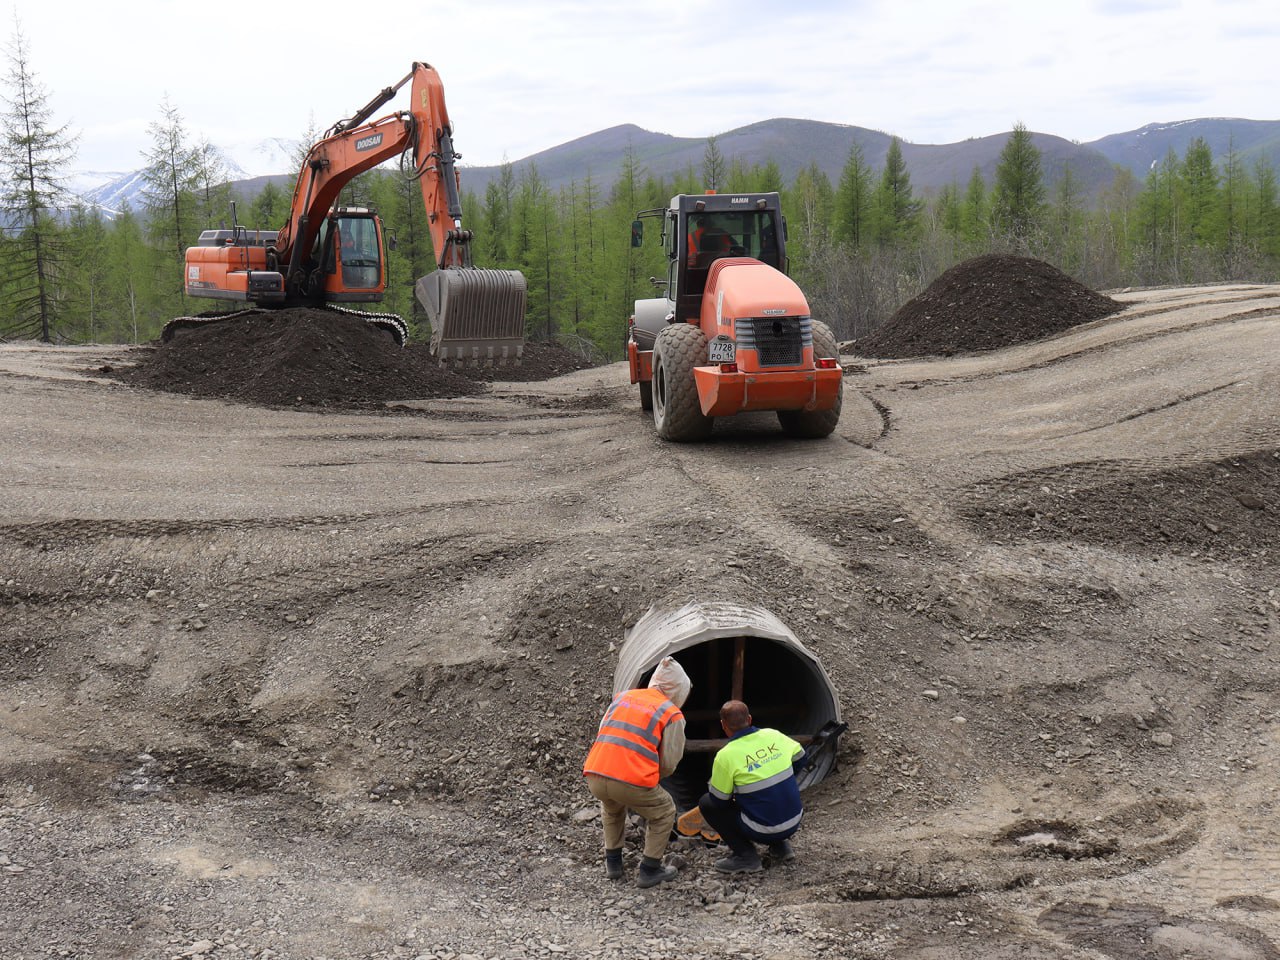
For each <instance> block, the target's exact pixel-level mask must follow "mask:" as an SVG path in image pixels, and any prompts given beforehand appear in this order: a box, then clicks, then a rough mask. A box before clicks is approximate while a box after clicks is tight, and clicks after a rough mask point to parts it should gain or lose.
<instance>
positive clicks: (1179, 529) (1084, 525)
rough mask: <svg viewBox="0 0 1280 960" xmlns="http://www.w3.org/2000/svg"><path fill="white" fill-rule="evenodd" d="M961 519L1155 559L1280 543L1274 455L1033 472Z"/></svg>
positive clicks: (990, 488) (989, 492) (985, 496)
mask: <svg viewBox="0 0 1280 960" xmlns="http://www.w3.org/2000/svg"><path fill="white" fill-rule="evenodd" d="M1109 467H1111V469H1108V468H1109ZM1112 473H1114V476H1109V474H1112ZM1099 479H1101V480H1102V482H1098V481H1099ZM965 514H966V515H967V516H968V518H969V519H970V520H971V521H973V522H974V523H976V524H978V525H979V526H981V527H983V528H984V529H986V530H987V531H988V532H989V533H992V534H994V535H997V536H1000V535H1005V536H1014V537H1017V538H1019V539H1036V540H1075V541H1080V542H1084V543H1095V544H1101V545H1105V546H1108V547H1113V548H1115V549H1119V550H1128V551H1135V552H1154V553H1157V554H1164V553H1169V552H1172V553H1179V554H1192V555H1195V554H1199V555H1202V556H1209V557H1219V558H1236V559H1238V558H1239V557H1240V556H1241V555H1248V554H1259V553H1260V554H1263V555H1266V554H1270V553H1272V552H1274V551H1275V549H1276V544H1277V542H1280V451H1276V450H1259V451H1256V452H1254V453H1250V454H1245V455H1241V456H1236V457H1227V458H1225V459H1223V460H1218V461H1215V462H1210V463H1196V464H1190V465H1188V466H1183V467H1171V468H1169V469H1167V470H1161V471H1158V472H1155V473H1150V474H1141V473H1129V472H1126V471H1124V470H1122V469H1120V468H1118V467H1112V465H1109V464H1106V463H1101V464H1077V465H1075V466H1074V467H1066V468H1062V467H1058V468H1052V469H1047V470H1039V471H1034V472H1032V473H1026V474H1020V475H1018V476H1015V477H1010V478H1005V479H1004V480H1002V481H994V482H992V483H989V484H984V485H981V486H979V487H977V488H975V489H974V491H973V501H972V505H971V506H970V507H969V508H968V509H966V510H965Z"/></svg>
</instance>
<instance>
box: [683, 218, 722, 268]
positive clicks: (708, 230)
mask: <svg viewBox="0 0 1280 960" xmlns="http://www.w3.org/2000/svg"><path fill="white" fill-rule="evenodd" d="M732 242H733V241H732V240H731V239H730V237H729V234H728V233H726V232H725V230H724V228H723V227H721V226H719V225H718V224H716V223H715V221H713V220H712V219H711V217H710V216H709V215H703V216H700V217H698V220H697V222H696V224H695V225H694V228H693V229H692V230H690V231H689V266H691V267H697V266H703V267H705V266H706V265H707V264H706V262H705V261H700V260H699V259H698V254H700V253H705V254H724V253H728V252H729V251H730V249H731V244H732Z"/></svg>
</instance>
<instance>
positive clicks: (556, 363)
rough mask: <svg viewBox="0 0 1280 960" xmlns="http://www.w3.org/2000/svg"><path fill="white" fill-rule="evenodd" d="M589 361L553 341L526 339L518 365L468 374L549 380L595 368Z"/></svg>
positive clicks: (468, 372)
mask: <svg viewBox="0 0 1280 960" xmlns="http://www.w3.org/2000/svg"><path fill="white" fill-rule="evenodd" d="M594 366H595V364H594V363H592V362H591V361H590V360H588V359H586V358H584V357H582V356H580V355H579V354H577V353H574V352H573V351H572V350H570V349H569V348H568V347H566V346H564V345H562V344H560V343H556V342H555V341H553V340H526V341H525V344H524V353H523V354H522V356H521V358H520V363H519V365H518V366H502V367H475V368H472V369H468V370H467V371H466V372H467V375H468V376H471V377H476V378H477V379H484V380H518V381H533V380H550V379H551V378H552V377H558V376H560V375H561V374H565V373H572V372H573V371H574V370H586V369H589V368H590V367H594Z"/></svg>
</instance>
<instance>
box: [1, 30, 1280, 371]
mask: <svg viewBox="0 0 1280 960" xmlns="http://www.w3.org/2000/svg"><path fill="white" fill-rule="evenodd" d="M4 92H5V108H6V109H5V113H4V116H3V123H4V129H3V143H2V145H0V151H3V152H2V155H0V176H3V180H2V181H0V216H3V223H4V224H5V230H4V235H3V243H2V244H0V285H2V287H3V289H2V294H3V295H2V296H0V339H9V340H12V339H40V340H45V341H49V342H55V343H82V342H119V343H138V342H143V341H147V340H150V339H153V338H155V337H156V336H157V335H158V333H159V331H160V329H161V328H162V327H163V325H164V324H165V323H166V322H167V321H168V320H169V319H170V318H172V317H175V316H183V315H189V314H194V313H201V312H205V311H207V310H209V309H211V308H212V307H215V306H216V303H215V302H214V301H209V300H195V299H192V298H188V297H185V296H184V294H183V284H182V274H183V256H184V251H185V248H186V247H187V246H189V245H192V244H194V243H195V242H196V239H197V238H198V237H199V235H200V232H201V231H202V230H205V229H208V228H211V227H217V226H226V225H227V224H228V221H229V216H230V210H231V203H232V201H233V200H238V201H239V202H238V203H237V207H236V210H237V213H236V216H237V220H238V222H239V223H241V224H244V225H247V226H249V227H251V228H253V227H258V228H267V229H276V228H279V227H280V226H281V225H282V224H283V223H284V222H285V220H286V219H287V217H288V211H289V201H290V195H289V191H288V189H282V188H281V187H279V186H276V185H274V184H270V183H269V184H268V185H267V186H266V188H265V189H263V190H261V191H260V192H259V193H258V194H257V195H256V196H254V197H252V198H247V199H246V198H239V197H237V196H236V195H235V193H234V189H233V187H232V185H230V184H228V182H227V180H228V177H227V174H226V171H225V168H224V162H223V160H222V159H221V156H220V154H219V153H218V151H217V150H216V148H214V147H213V146H212V145H211V144H210V143H208V141H207V140H202V139H200V138H198V137H195V136H193V135H192V134H191V133H190V132H189V131H188V130H187V129H186V125H185V123H184V121H183V118H182V116H181V113H180V112H179V110H178V109H177V108H176V107H174V106H173V105H172V104H170V103H168V102H167V101H166V102H163V103H162V104H161V105H160V109H159V116H158V118H157V119H156V121H155V122H154V123H152V124H151V126H150V128H149V131H148V132H149V135H150V142H149V144H148V147H147V149H146V150H145V151H144V153H143V157H142V160H143V162H144V163H145V174H144V177H145V181H146V187H145V190H144V192H143V197H144V202H143V204H142V205H141V207H140V208H139V209H136V210H133V209H126V210H123V211H118V212H116V213H115V215H113V216H111V217H107V216H105V215H104V214H103V213H102V212H101V211H99V210H97V209H94V208H91V207H88V206H86V205H85V204H84V203H83V202H77V201H76V200H75V199H74V198H71V197H70V196H69V194H67V192H66V191H65V190H64V189H63V188H62V182H63V181H64V180H65V178H66V174H67V171H68V169H69V166H70V164H71V163H72V161H73V159H74V156H75V138H74V136H73V135H72V134H71V133H70V131H69V130H68V128H67V127H66V126H59V125H57V123H56V122H55V120H54V118H52V117H51V116H50V115H49V113H50V111H49V107H48V98H47V95H46V94H45V93H44V91H43V87H42V86H41V84H40V83H39V81H38V79H37V78H36V76H35V73H34V71H33V70H32V68H31V65H30V64H29V63H28V62H27V57H26V53H25V46H24V44H23V43H22V42H21V36H20V35H19V37H18V42H17V43H15V44H14V45H13V52H12V54H11V62H10V73H9V83H8V87H7V89H6V90H5V91H4ZM313 139H314V134H312V135H311V136H310V137H308V138H307V139H305V140H304V142H305V143H307V144H308V145H309V144H310V142H312V140H313ZM298 162H299V164H300V163H301V156H299V158H298ZM463 175H464V183H463V189H464V198H463V199H464V225H465V226H467V227H468V228H469V229H471V230H473V231H474V232H475V234H476V241H475V244H474V254H475V260H476V264H477V265H478V266H484V267H501V268H508V269H518V270H520V271H522V272H523V273H524V274H525V277H526V278H527V280H528V318H527V335H528V337H529V338H530V339H552V338H554V339H557V340H559V341H561V342H562V343H564V344H565V345H566V346H569V347H571V348H573V349H576V350H579V351H581V352H582V353H583V354H584V355H588V356H592V357H595V358H597V359H600V360H608V359H618V358H620V357H621V356H623V344H624V339H625V335H626V320H627V317H628V316H629V315H630V313H631V311H632V302H633V301H634V300H635V299H637V298H643V297H649V296H653V295H654V293H653V289H654V288H653V287H652V285H651V284H650V282H649V278H650V277H652V276H660V275H665V267H664V264H663V262H662V254H661V249H660V245H659V243H658V241H657V237H656V236H654V237H651V238H648V239H647V242H646V243H645V244H644V245H643V246H641V247H640V248H635V247H633V246H632V245H631V231H630V224H631V221H632V219H633V218H634V216H635V214H636V213H637V212H638V211H640V210H643V209H651V208H656V207H663V206H665V205H666V204H667V203H668V201H669V200H670V198H671V197H672V196H673V195H674V194H677V193H690V192H696V193H701V192H702V191H703V190H704V189H706V188H707V187H709V186H712V185H714V187H715V188H716V189H717V190H719V191H720V192H735V193H737V192H758V191H778V192H779V193H780V194H781V195H782V199H783V211H784V214H785V215H786V217H787V226H788V233H787V243H788V246H787V249H788V254H789V261H790V272H791V274H792V275H793V276H794V277H795V278H796V280H797V282H798V283H799V284H800V286H801V288H802V289H803V290H804V291H805V293H806V296H807V297H808V299H809V303H810V307H811V310H812V312H813V315H814V316H815V317H818V318H820V319H822V320H824V321H825V322H826V323H827V324H828V325H829V326H831V328H832V329H833V330H834V331H835V333H836V336H837V337H838V338H840V339H841V340H849V339H856V338H858V337H860V336H865V335H866V334H867V333H869V332H870V331H872V330H873V329H875V328H876V327H877V326H878V325H879V324H881V323H883V322H884V321H885V320H886V319H887V318H888V317H890V316H892V314H893V313H894V311H895V310H896V309H897V308H898V307H899V306H901V304H903V303H904V302H906V301H907V300H909V299H910V298H912V297H913V296H915V295H916V294H918V293H919V292H920V291H921V290H923V289H924V288H925V287H926V286H927V285H928V284H929V283H930V282H931V281H932V280H933V279H934V278H935V277H937V276H938V275H939V274H940V273H942V272H943V271H944V270H946V269H947V268H948V267H950V266H952V265H954V264H956V263H958V262H960V261H962V260H965V259H968V258H970V257H974V256H978V255H980V254H985V253H997V252H1000V253H1017V254H1022V255H1026V256H1030V257H1035V258H1037V259H1041V260H1044V261H1046V262H1048V263H1050V264H1052V265H1053V266H1055V267H1057V268H1059V269H1060V270H1062V271H1064V272H1065V273H1067V274H1069V275H1071V276H1072V277H1074V278H1076V279H1077V280H1079V281H1080V282H1082V283H1084V284H1085V285H1087V286H1089V287H1091V288H1093V289H1096V290H1107V289H1115V288H1122V287H1132V286H1157V285H1168V284H1184V283H1209V282H1217V281H1241V280H1246V281H1271V280H1275V279H1276V278H1277V274H1278V273H1280V198H1278V196H1277V183H1276V173H1275V170H1274V169H1273V167H1272V166H1271V165H1270V164H1269V163H1267V162H1266V161H1254V162H1252V163H1245V162H1243V161H1242V160H1241V158H1240V157H1239V156H1237V155H1236V154H1235V153H1234V152H1233V151H1229V152H1228V153H1227V154H1226V155H1219V156H1214V155H1213V153H1212V151H1211V150H1210V148H1209V146H1208V144H1207V143H1206V142H1205V141H1204V140H1203V139H1197V140H1194V141H1192V142H1191V143H1190V144H1189V145H1188V146H1187V148H1186V150H1185V152H1184V153H1182V154H1181V155H1178V154H1176V153H1174V152H1170V153H1169V154H1168V155H1167V156H1166V157H1165V158H1164V160H1163V161H1162V162H1160V163H1159V164H1157V165H1156V166H1155V167H1154V168H1153V169H1152V170H1151V171H1150V173H1149V174H1148V176H1147V177H1146V178H1145V180H1140V179H1138V178H1136V177H1135V176H1134V175H1133V174H1132V173H1130V172H1129V171H1128V170H1127V169H1123V168H1119V167H1117V168H1116V171H1115V174H1114V178H1113V180H1112V182H1111V183H1110V185H1109V186H1107V187H1106V188H1105V189H1104V190H1103V191H1102V192H1101V193H1100V194H1094V195H1089V196H1086V195H1085V193H1084V191H1083V190H1082V188H1081V186H1080V184H1079V182H1078V181H1077V180H1075V179H1074V178H1073V177H1072V174H1071V170H1070V168H1069V167H1068V168H1066V169H1065V170H1063V171H1062V173H1061V174H1060V175H1059V176H1058V177H1057V178H1056V180H1055V181H1054V182H1052V183H1050V182H1048V181H1047V179H1046V176H1045V172H1044V170H1043V169H1042V163H1041V157H1040V154H1039V151H1038V150H1037V149H1036V147H1035V146H1034V144H1033V142H1032V137H1031V135H1030V134H1029V133H1028V132H1027V130H1026V129H1025V127H1023V126H1022V125H1020V124H1019V125H1015V127H1014V129H1013V132H1012V133H1011V134H1010V135H1009V137H1008V139H1007V141H1006V144H1005V147H1004V149H1003V152H1002V153H1001V155H1000V159H999V163H998V165H997V167H996V170H995V175H994V177H993V178H991V179H990V180H987V179H985V178H984V177H983V176H982V174H981V172H980V171H979V170H977V169H976V168H975V170H974V172H973V175H972V176H971V177H970V178H969V179H968V181H967V182H965V183H955V184H952V185H950V186H948V187H946V188H943V189H941V190H937V191H931V192H928V193H927V194H926V193H925V192H923V191H921V192H917V191H916V190H914V189H913V187H912V183H911V171H910V169H909V168H908V167H907V165H906V164H905V162H904V161H903V157H902V151H901V149H900V144H899V142H898V141H897V140H894V141H893V143H892V144H891V145H890V148H889V151H888V154H887V156H886V158H885V161H884V164H883V166H882V167H881V168H878V169H875V168H872V166H871V165H869V164H868V163H867V161H866V160H865V159H864V157H863V155H862V152H861V150H860V148H859V147H858V146H856V145H855V146H854V147H853V148H852V150H851V151H850V154H849V156H848V159H847V161H846V163H845V165H844V168H843V170H842V171H841V173H840V176H839V178H838V180H837V181H835V182H833V181H832V180H831V178H829V177H828V176H827V175H826V174H825V173H823V172H822V171H821V170H820V169H819V168H818V166H817V164H816V163H814V164H811V165H810V166H808V167H807V168H803V169H801V170H800V171H799V173H798V174H797V175H796V176H795V177H794V178H793V179H792V180H791V181H790V182H784V180H783V177H782V175H781V173H780V171H779V168H778V166H777V164H776V163H774V162H772V161H770V160H768V159H765V160H764V161H763V162H751V163H746V162H744V161H742V160H741V159H739V158H736V157H735V158H726V157H724V156H723V155H722V154H721V153H720V151H719V149H718V147H717V144H716V140H715V138H714V137H712V138H709V139H708V141H707V147H706V151H705V154H704V157H703V161H702V163H701V165H700V167H699V168H697V169H694V168H689V169H686V170H685V171H683V172H682V173H681V174H679V175H675V176H672V175H665V176H661V175H655V174H654V173H652V172H651V171H648V170H646V169H645V168H644V166H643V165H642V164H641V162H640V161H639V160H638V159H637V158H636V157H635V155H634V153H632V152H631V151H628V153H627V155H626V157H625V158H624V162H623V164H622V168H621V173H620V175H619V176H618V177H617V178H616V179H615V180H614V182H612V183H604V182H600V181H598V180H596V179H595V178H593V176H592V175H591V172H590V171H589V170H584V171H582V175H581V178H580V179H576V180H573V181H572V182H571V183H570V184H569V185H568V186H566V187H562V188H559V189H555V190H552V189H550V188H549V187H548V185H547V184H546V183H545V182H544V181H543V179H542V178H541V177H540V175H539V173H538V171H537V168H536V166H534V165H528V166H527V167H522V169H521V171H520V173H519V174H518V175H517V174H516V173H515V172H514V168H513V167H512V165H510V164H504V166H503V167H502V168H501V171H500V175H499V176H498V177H496V178H494V179H493V180H492V181H491V182H490V183H489V184H488V185H487V187H486V188H485V189H484V191H483V194H482V195H477V194H476V193H474V192H467V191H466V183H465V170H464V171H463ZM340 204H342V205H346V206H362V207H371V208H373V209H375V210H377V211H378V213H379V214H380V215H381V217H382V219H383V222H384V227H385V230H386V232H387V233H388V234H393V235H394V236H395V238H396V244H395V248H394V249H393V250H391V251H390V252H389V256H388V289H387V294H386V299H385V301H384V303H383V307H382V309H384V310H387V311H390V312H394V313H397V314H399V315H400V316H402V317H403V318H405V319H406V320H407V321H408V322H409V323H410V326H411V328H416V327H418V325H419V324H422V323H425V318H424V316H423V313H422V309H421V307H420V306H419V305H418V304H417V303H416V302H415V300H414V296H413V285H414V281H415V280H416V278H417V277H419V276H422V275H424V274H426V273H429V272H430V271H431V270H432V269H434V263H435V254H434V251H433V249H432V245H431V239H430V236H429V234H428V232H427V229H426V222H425V217H426V214H425V211H424V209H423V204H422V199H421V193H420V191H419V188H418V186H417V184H416V183H415V182H412V181H410V180H409V179H407V178H406V177H404V176H403V175H402V174H401V173H400V171H399V169H398V168H397V167H396V166H394V165H390V166H388V167H386V168H379V169H378V170H375V171H372V172H370V173H367V174H364V175H362V176H360V177H358V178H357V179H356V180H354V181H352V183H351V184H349V185H348V186H347V188H345V189H344V191H343V195H342V197H341V199H340ZM417 333H418V334H419V335H420V336H421V335H423V334H424V333H425V331H423V330H421V329H419V330H417Z"/></svg>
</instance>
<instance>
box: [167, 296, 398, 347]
mask: <svg viewBox="0 0 1280 960" xmlns="http://www.w3.org/2000/svg"><path fill="white" fill-rule="evenodd" d="M288 309H289V308H288V307H283V308H276V309H268V308H265V307H250V308H249V309H247V310H236V311H235V312H233V313H221V314H215V315H214V316H209V317H174V318H173V319H172V320H170V321H169V322H168V323H166V324H165V325H164V329H163V330H161V331H160V340H161V341H162V342H164V343H168V342H169V341H170V340H172V339H173V337H174V334H176V333H178V332H179V331H180V330H194V329H198V328H200V327H205V326H208V325H209V324H213V323H222V322H224V321H226V320H236V319H239V318H241V317H247V316H251V315H253V314H274V315H277V316H278V315H279V314H280V313H281V311H282V310H288ZM313 309H318V310H328V311H330V312H332V313H340V314H343V315H344V316H349V317H354V318H356V319H359V320H362V321H363V322H365V323H367V324H370V325H372V326H374V327H376V328H377V329H378V330H381V331H382V332H384V333H387V334H390V335H391V338H392V339H393V340H395V342H396V346H399V347H403V346H404V345H405V344H406V343H407V342H408V341H409V327H408V325H407V324H406V323H405V322H404V320H403V319H402V318H401V317H400V316H399V315H398V314H394V313H372V312H369V311H365V310H352V309H351V308H349V307H335V306H334V305H333V304H320V305H318V306H317V307H315V308H313Z"/></svg>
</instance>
